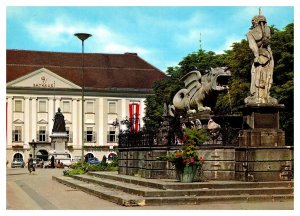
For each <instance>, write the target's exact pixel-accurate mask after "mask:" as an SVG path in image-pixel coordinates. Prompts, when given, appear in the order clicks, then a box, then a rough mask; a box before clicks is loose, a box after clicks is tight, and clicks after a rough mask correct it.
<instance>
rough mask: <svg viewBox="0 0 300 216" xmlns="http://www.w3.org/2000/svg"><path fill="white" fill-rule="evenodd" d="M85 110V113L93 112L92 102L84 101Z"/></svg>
mask: <svg viewBox="0 0 300 216" xmlns="http://www.w3.org/2000/svg"><path fill="white" fill-rule="evenodd" d="M86 112H87V113H93V112H94V103H93V102H86Z"/></svg>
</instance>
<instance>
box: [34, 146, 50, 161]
mask: <svg viewBox="0 0 300 216" xmlns="http://www.w3.org/2000/svg"><path fill="white" fill-rule="evenodd" d="M48 156H49V154H48V152H47V151H46V150H43V149H41V150H39V151H38V152H37V154H36V157H37V158H39V159H42V160H43V161H48Z"/></svg>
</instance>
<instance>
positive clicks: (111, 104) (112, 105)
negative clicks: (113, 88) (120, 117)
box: [108, 102, 117, 113]
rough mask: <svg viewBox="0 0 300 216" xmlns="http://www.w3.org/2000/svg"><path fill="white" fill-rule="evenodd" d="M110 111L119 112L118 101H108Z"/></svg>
mask: <svg viewBox="0 0 300 216" xmlns="http://www.w3.org/2000/svg"><path fill="white" fill-rule="evenodd" d="M108 113H117V104H116V102H109V103H108Z"/></svg>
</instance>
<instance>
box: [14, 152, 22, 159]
mask: <svg viewBox="0 0 300 216" xmlns="http://www.w3.org/2000/svg"><path fill="white" fill-rule="evenodd" d="M14 159H23V155H22V154H20V153H16V154H14Z"/></svg>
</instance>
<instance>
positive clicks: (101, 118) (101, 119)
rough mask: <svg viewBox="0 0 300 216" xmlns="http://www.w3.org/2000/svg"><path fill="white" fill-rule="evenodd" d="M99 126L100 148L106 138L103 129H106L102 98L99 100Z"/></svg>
mask: <svg viewBox="0 0 300 216" xmlns="http://www.w3.org/2000/svg"><path fill="white" fill-rule="evenodd" d="M98 112H99V121H98V122H99V126H98V132H97V133H98V140H99V141H98V143H99V145H100V146H102V145H103V144H104V142H105V141H104V139H105V138H106V136H104V127H107V126H106V125H104V100H103V98H102V97H101V98H99V109H98Z"/></svg>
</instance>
